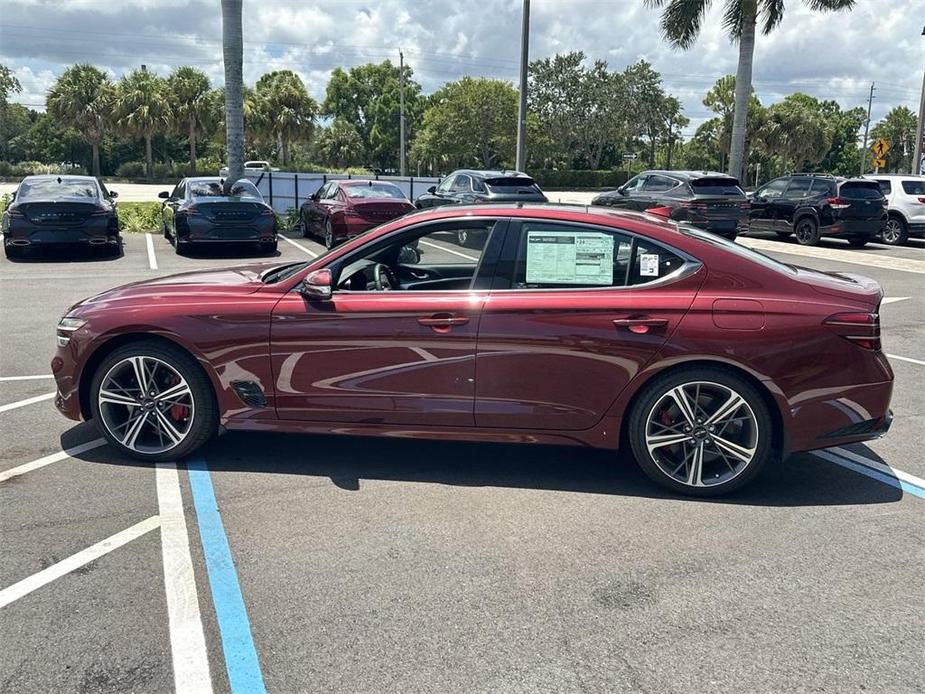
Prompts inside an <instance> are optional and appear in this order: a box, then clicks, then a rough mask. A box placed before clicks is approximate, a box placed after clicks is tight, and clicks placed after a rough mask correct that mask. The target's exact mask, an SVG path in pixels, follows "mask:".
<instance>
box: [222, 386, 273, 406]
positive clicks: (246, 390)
mask: <svg viewBox="0 0 925 694" xmlns="http://www.w3.org/2000/svg"><path fill="white" fill-rule="evenodd" d="M231 387H232V388H234V392H235V393H237V394H238V397H239V398H241V402H243V403H244V404H245V405H247V406H248V407H266V406H267V399H266V398H265V397H264V396H263V391H262V390H261V389H260V386H259V385H257V384H256V383H254V382H253V381H232V382H231Z"/></svg>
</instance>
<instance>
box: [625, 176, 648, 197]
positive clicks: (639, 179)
mask: <svg viewBox="0 0 925 694" xmlns="http://www.w3.org/2000/svg"><path fill="white" fill-rule="evenodd" d="M647 178H648V176H646V175H643V174H640V175H638V176H634V177H633V178H631V179H630V180H629V181H627V183H626V185H625V186H623V190H625V191H626V192H627V193H635V192H639V190H640V189H641V188H642V186H643V184H645V182H646V179H647Z"/></svg>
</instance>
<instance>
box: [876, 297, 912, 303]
mask: <svg viewBox="0 0 925 694" xmlns="http://www.w3.org/2000/svg"><path fill="white" fill-rule="evenodd" d="M911 298H912V297H910V296H885V297H883V301H881V302H880V303H881V304H895V303H896V302H897V301H908V300H909V299H911Z"/></svg>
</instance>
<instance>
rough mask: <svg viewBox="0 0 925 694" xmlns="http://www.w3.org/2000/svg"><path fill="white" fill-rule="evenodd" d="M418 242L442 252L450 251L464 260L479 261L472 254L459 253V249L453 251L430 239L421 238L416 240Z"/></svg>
mask: <svg viewBox="0 0 925 694" xmlns="http://www.w3.org/2000/svg"><path fill="white" fill-rule="evenodd" d="M418 243H419V244H421V245H422V246H430V247H431V248H436V249H437V250H439V251H443V252H444V253H452V254H453V255H458V256H459V257H460V258H465V259H466V260H473V261H475V262H479V259H478V258H476V257H475V256H473V255H467V254H466V253H460V252H459V251H454V250H453V249H451V248H446V247H444V246H440V245H438V244H436V243H431V242H430V241H424V240H423V239H421V240H419V241H418Z"/></svg>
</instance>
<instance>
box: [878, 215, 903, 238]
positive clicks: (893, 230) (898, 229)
mask: <svg viewBox="0 0 925 694" xmlns="http://www.w3.org/2000/svg"><path fill="white" fill-rule="evenodd" d="M902 233H903V228H902V224H901V223H900V221H899V220H898V219H896V218H894V217H890V218H889V219H888V220H887V222H886V226H884V227H883V232H882V233H881V236H882V237H883V240H884V242H886V243H890V244H897V243H899V239H900V237H901V236H902Z"/></svg>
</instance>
